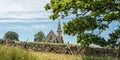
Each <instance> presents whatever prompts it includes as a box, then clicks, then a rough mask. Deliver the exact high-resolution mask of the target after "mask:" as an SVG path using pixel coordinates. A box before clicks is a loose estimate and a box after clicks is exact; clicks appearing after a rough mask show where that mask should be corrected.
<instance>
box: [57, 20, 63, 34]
mask: <svg viewBox="0 0 120 60" xmlns="http://www.w3.org/2000/svg"><path fill="white" fill-rule="evenodd" d="M57 32H62V30H61V25H60V20H59V21H58V28H57Z"/></svg>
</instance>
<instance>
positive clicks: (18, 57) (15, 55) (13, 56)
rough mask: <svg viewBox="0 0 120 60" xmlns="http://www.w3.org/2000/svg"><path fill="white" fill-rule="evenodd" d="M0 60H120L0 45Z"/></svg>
mask: <svg viewBox="0 0 120 60" xmlns="http://www.w3.org/2000/svg"><path fill="white" fill-rule="evenodd" d="M0 60H120V59H115V58H112V57H95V56H83V55H67V54H55V53H50V52H35V51H30V50H24V49H20V48H17V47H10V46H3V45H0Z"/></svg>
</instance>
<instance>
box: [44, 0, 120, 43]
mask: <svg viewBox="0 0 120 60" xmlns="http://www.w3.org/2000/svg"><path fill="white" fill-rule="evenodd" d="M45 9H46V10H50V11H52V15H51V16H50V18H51V19H53V20H55V19H57V18H58V17H61V18H64V17H67V16H70V15H75V16H76V17H74V18H73V20H71V21H69V22H68V23H64V33H65V34H68V35H77V40H78V41H79V42H80V43H81V44H83V45H87V43H89V42H90V41H89V40H84V38H83V39H82V38H81V35H83V36H84V35H86V34H92V35H98V36H99V34H101V32H103V31H104V30H106V29H107V28H109V27H111V26H109V24H111V23H112V22H113V21H117V22H119V23H120V2H118V1H117V0H50V3H48V4H46V6H45ZM96 31H98V32H97V33H95V32H96ZM79 35H80V36H79ZM89 37H92V36H91V35H89ZM89 37H86V38H89ZM81 40H83V41H84V42H87V43H83V42H82V41H81ZM102 40H104V39H102ZM97 41H99V40H97ZM92 42H93V43H95V41H93V40H92Z"/></svg>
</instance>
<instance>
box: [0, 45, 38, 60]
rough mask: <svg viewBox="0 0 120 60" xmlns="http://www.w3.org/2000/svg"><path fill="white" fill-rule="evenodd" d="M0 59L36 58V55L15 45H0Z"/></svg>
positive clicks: (26, 59) (29, 59)
mask: <svg viewBox="0 0 120 60" xmlns="http://www.w3.org/2000/svg"><path fill="white" fill-rule="evenodd" d="M0 60H36V57H35V56H34V57H33V56H32V55H31V54H30V53H29V52H28V51H25V50H22V49H19V48H16V47H9V46H0Z"/></svg>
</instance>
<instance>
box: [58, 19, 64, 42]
mask: <svg viewBox="0 0 120 60" xmlns="http://www.w3.org/2000/svg"><path fill="white" fill-rule="evenodd" d="M57 34H58V35H57V38H58V42H60V43H63V37H62V29H61V25H60V20H59V21H58V28H57Z"/></svg>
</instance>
